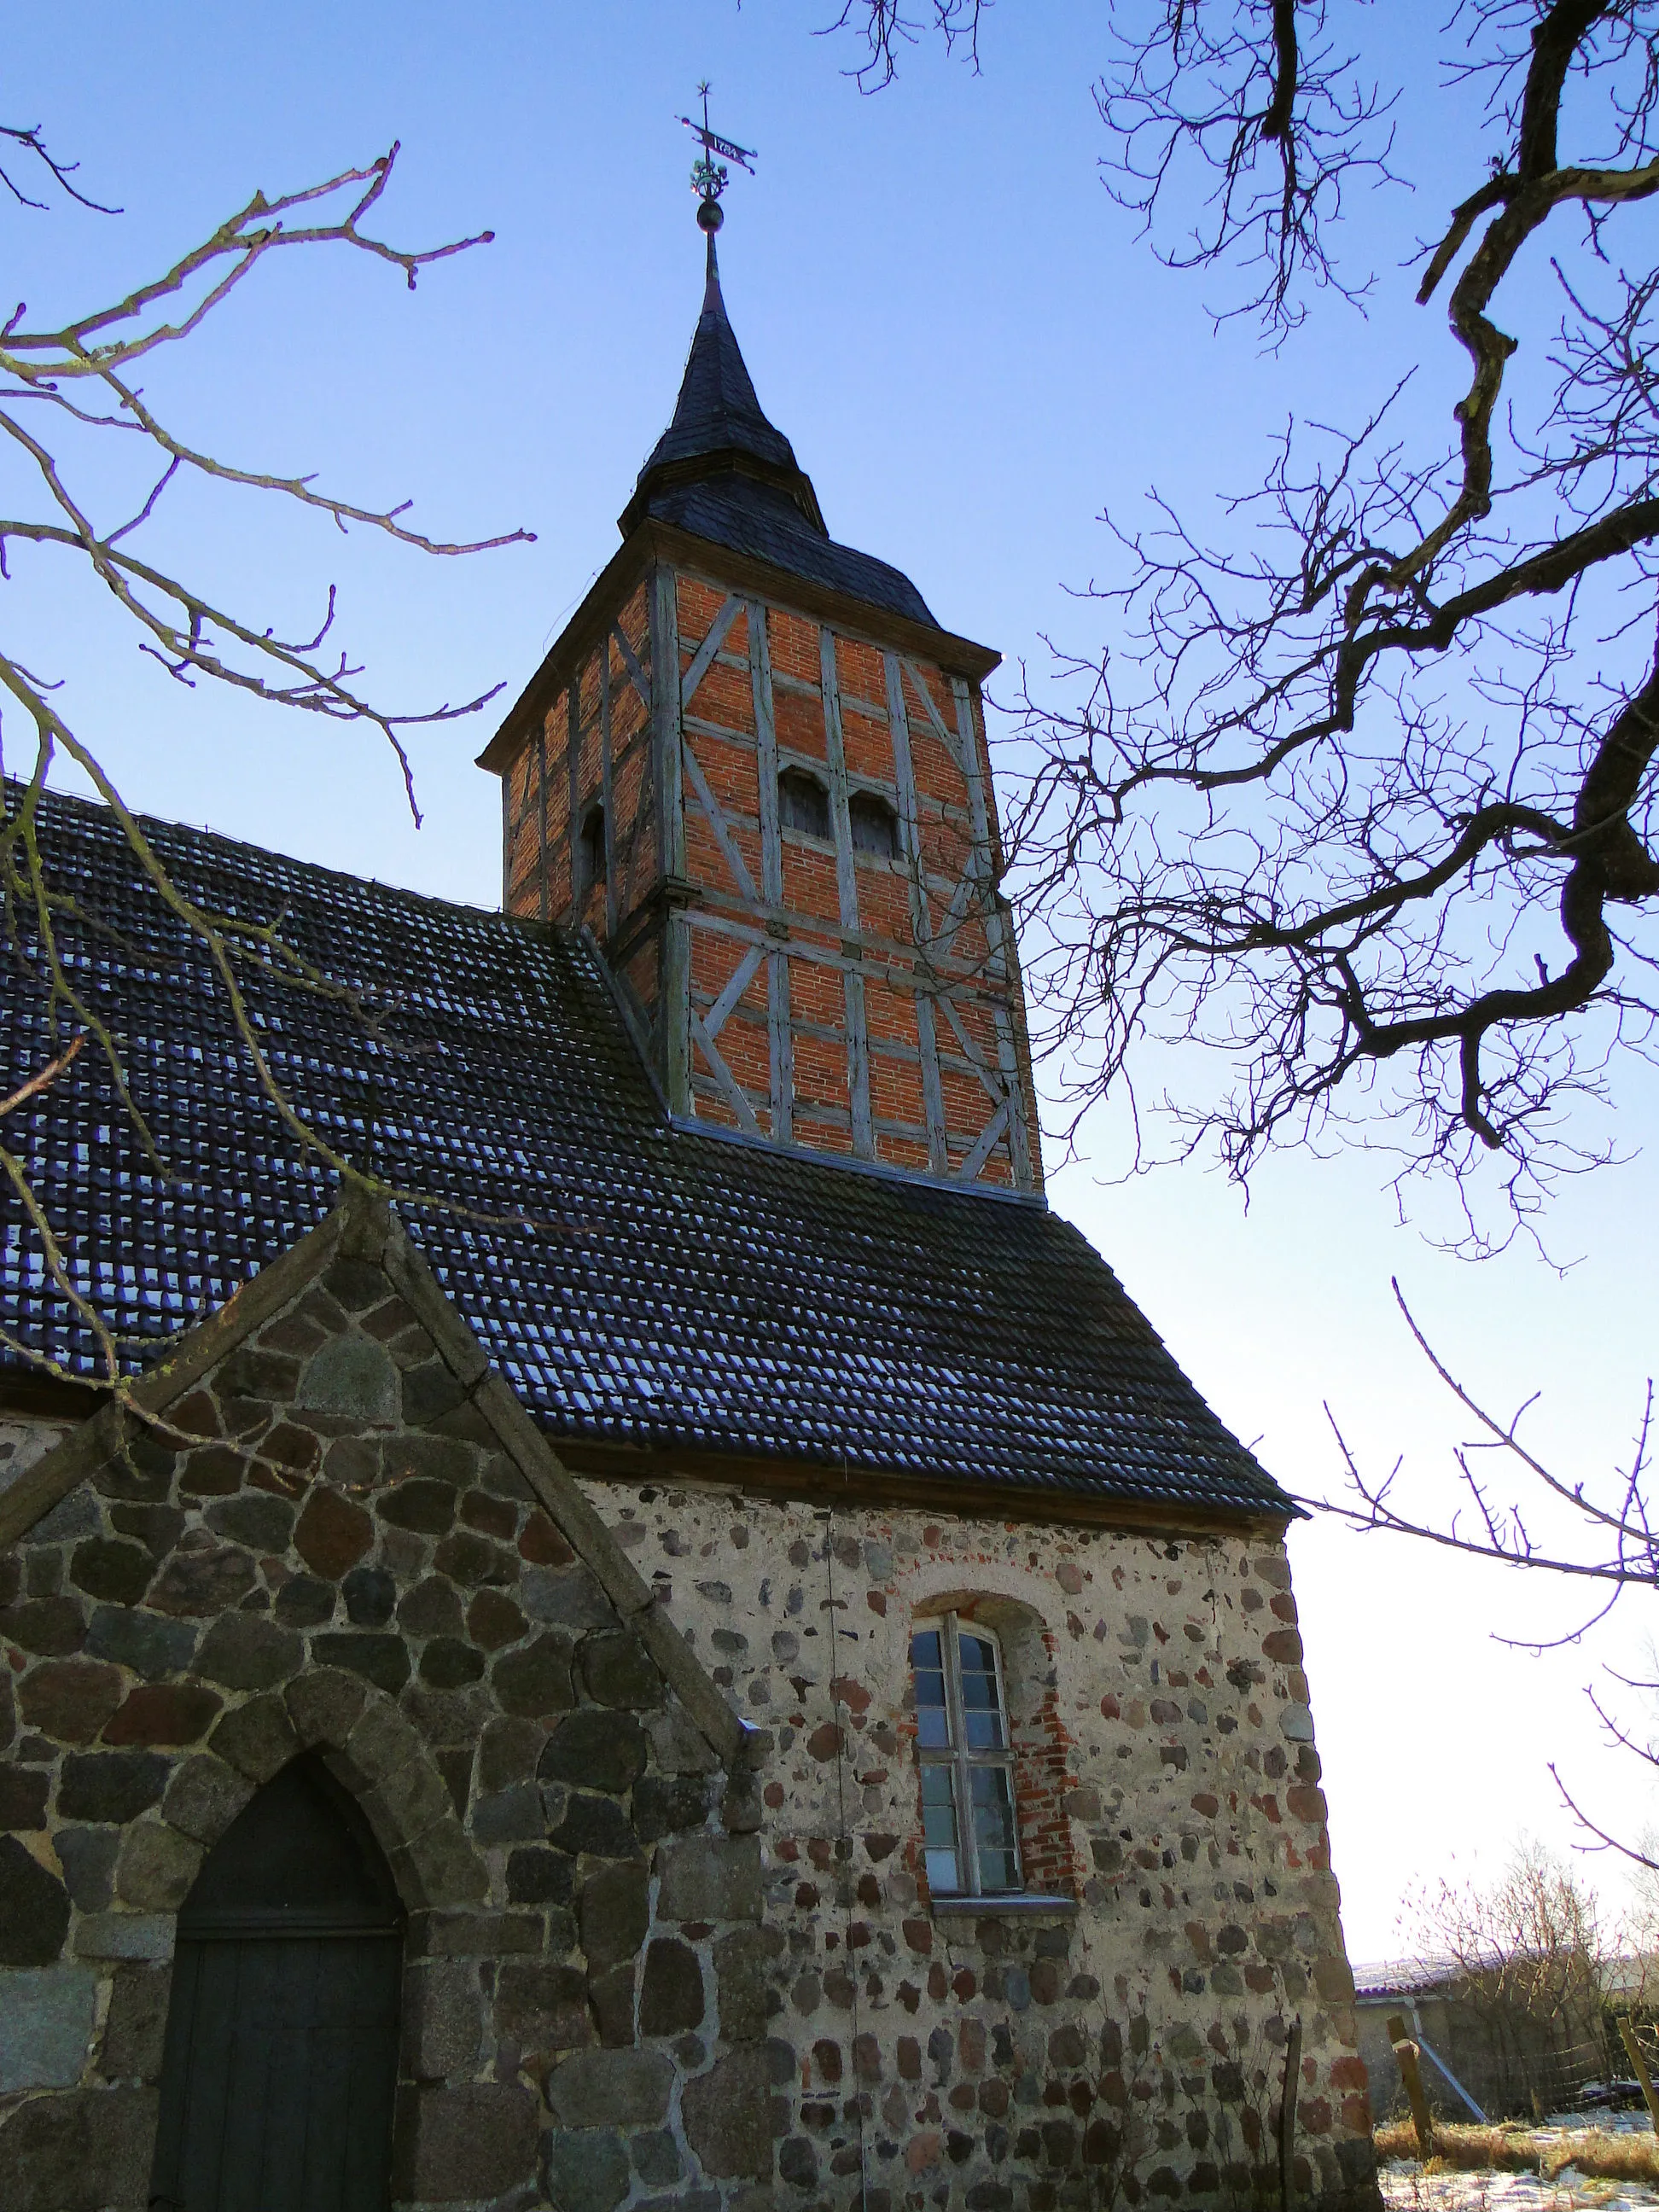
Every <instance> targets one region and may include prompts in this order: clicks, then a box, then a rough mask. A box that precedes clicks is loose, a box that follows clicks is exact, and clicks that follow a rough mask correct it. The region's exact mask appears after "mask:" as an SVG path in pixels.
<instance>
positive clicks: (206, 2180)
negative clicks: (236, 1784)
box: [150, 1756, 403, 2212]
mask: <svg viewBox="0 0 1659 2212" xmlns="http://www.w3.org/2000/svg"><path fill="white" fill-rule="evenodd" d="M402 1920H403V1916H402V1912H401V1910H400V1908H399V1906H398V1899H397V1893H396V1892H395V1890H394V1888H393V1887H392V1877H391V1875H390V1872H389V1871H388V1869H387V1868H386V1861H385V1859H384V1857H382V1855H381V1853H380V1847H379V1846H378V1844H376V1843H375V1841H374V1837H373V1835H372V1834H371V1833H370V1832H369V1829H368V1824H367V1822H366V1821H365V1820H363V1817H362V1813H361V1812H360V1811H359V1809H358V1808H357V1807H356V1804H355V1803H354V1802H352V1800H351V1799H350V1797H349V1796H348V1795H347V1793H346V1792H345V1791H344V1790H342V1789H341V1788H340V1787H339V1785H338V1784H337V1783H336V1782H335V1781H334V1779H333V1778H332V1777H331V1775H330V1774H329V1773H328V1771H327V1770H326V1769H325V1767H324V1766H323V1765H321V1763H320V1761H319V1760H316V1759H313V1758H311V1757H309V1756H307V1757H304V1758H301V1759H295V1760H294V1761H292V1762H291V1764H290V1765H288V1766H286V1767H285V1768H284V1769H283V1771H282V1772H281V1773H280V1774H279V1775H277V1776H276V1778H275V1779H274V1780H272V1781H271V1782H270V1783H268V1784H266V1785H265V1787H264V1789H263V1790H260V1791H259V1792H258V1795H257V1796H255V1797H254V1798H253V1799H252V1802H251V1803H249V1804H248V1805H247V1806H246V1808H245V1809H244V1810H243V1811H242V1813H241V1814H240V1815H239V1816H238V1818H237V1819H236V1820H235V1821H234V1822H233V1824H232V1825H231V1826H230V1828H229V1829H228V1831H227V1832H226V1833H225V1834H224V1836H223V1837H222V1838H221V1839H220V1841H219V1843H218V1844H216V1846H215V1848H214V1850H212V1851H211V1852H210V1854H209V1857H208V1858H207V1860H206V1861H205V1862H204V1865H203V1868H202V1870H201V1873H200V1875H198V1876H197V1881H196V1885H195V1887H194V1888H192V1890H191V1893H190V1896H189V1898H188V1899H186V1900H185V1906H184V1909H183V1911H181V1912H180V1914H179V1942H178V1950H177V1954H176V1958H175V1960H174V1966H173V1995H172V2000H171V2003H170V2006H169V2008H168V2013H167V2046H166V2052H165V2056H164V2058H163V2062H162V2076H161V2119H160V2126H159V2130H158V2134H157V2138H156V2148H155V2166H154V2168H153V2171H152V2174H151V2179H150V2203H151V2205H152V2206H153V2207H155V2208H158V2212H159V2208H167V2212H386V2206H387V2204H388V2203H389V2201H390V2166H391V2142H392V2099H393V2095H394V2093H395V2091H396V2087H397V2074H398V2001H399V1996H400V1991H401V1987H402V1978H403V1926H402Z"/></svg>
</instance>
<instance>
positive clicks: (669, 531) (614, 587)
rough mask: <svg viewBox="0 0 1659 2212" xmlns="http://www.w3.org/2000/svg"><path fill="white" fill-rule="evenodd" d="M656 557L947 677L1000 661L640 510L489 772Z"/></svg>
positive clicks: (502, 730) (536, 680)
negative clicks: (910, 656) (923, 662)
mask: <svg viewBox="0 0 1659 2212" xmlns="http://www.w3.org/2000/svg"><path fill="white" fill-rule="evenodd" d="M659 560H660V561H667V562H674V563H676V564H678V566H681V567H689V568H700V569H702V570H703V571H704V572H705V573H706V574H709V575H712V576H714V577H715V578H717V579H718V580H720V582H722V583H726V584H732V585H736V586H738V588H739V589H745V590H749V591H751V592H754V593H755V594H756V595H757V597H759V598H763V599H771V600H774V601H778V602H781V603H782V604H783V605H787V606H790V607H793V608H798V609H799V611H800V612H801V613H803V614H806V615H817V616H818V617H821V618H822V619H823V620H825V621H828V622H830V623H833V624H834V625H835V627H836V629H838V630H840V631H841V632H842V634H843V635H846V636H848V637H854V638H859V639H861V640H864V641H867V642H868V643H870V644H872V645H877V646H892V647H896V648H897V649H898V650H899V651H901V652H906V653H915V654H917V655H918V656H920V657H921V659H927V660H930V661H932V662H933V664H934V665H935V666H937V667H940V668H943V669H945V671H947V672H948V673H950V674H951V675H956V676H965V677H966V678H968V679H969V682H970V683H974V684H981V683H983V681H984V680H985V678H987V676H988V675H989V674H990V673H991V671H992V670H993V669H994V668H998V667H1000V665H1001V663H1002V655H1001V654H1000V653H997V652H995V651H994V649H993V648H992V647H990V646H988V645H979V644H976V643H975V641H974V640H973V639H972V638H967V637H959V636H958V635H957V634H956V633H955V632H954V631H952V630H947V629H933V627H932V626H931V625H930V624H929V623H919V622H912V621H911V620H910V619H909V618H908V616H905V615H900V614H894V613H890V612H889V611H888V610H887V609H886V608H884V607H877V606H872V605H871V604H870V602H869V601H868V600H867V599H860V598H858V597H857V596H856V594H854V593H853V592H838V591H836V589H834V587H833V586H829V585H827V584H815V583H811V582H810V581H808V580H807V579H806V578H805V577H802V576H797V575H796V574H794V572H793V570H792V569H788V568H779V567H777V566H776V565H775V563H774V562H770V561H761V560H757V559H756V558H755V557H754V556H751V555H750V554H746V553H736V552H733V551H732V549H731V547H730V546H728V545H722V544H719V543H718V541H717V540H715V539H714V538H699V537H697V536H696V535H695V533H694V532H691V531H689V530H682V529H680V528H679V527H678V526H677V525H675V524H673V523H670V522H663V521H659V520H658V519H657V518H656V517H655V516H654V515H648V516H647V517H646V519H645V520H643V521H642V522H641V523H640V524H638V526H636V527H635V529H634V530H632V531H630V532H629V534H628V536H627V537H626V538H624V539H623V543H622V544H621V545H620V546H619V547H618V548H617V551H616V552H615V553H614V554H613V555H612V556H611V559H610V561H609V562H607V563H606V564H605V567H604V568H602V569H601V570H600V571H599V574H598V576H596V577H595V578H594V580H593V582H592V585H591V586H589V588H588V591H587V592H586V596H585V598H584V599H583V600H582V603H581V605H580V606H579V607H578V608H577V610H576V611H575V613H574V615H572V617H570V620H569V621H568V623H566V624H565V626H564V629H562V631H561V632H560V634H559V635H558V636H557V637H556V639H555V640H554V641H553V643H552V645H551V646H550V647H549V648H548V651H547V653H546V654H545V656H544V659H543V660H542V663H541V665H540V666H539V667H538V669H537V671H536V672H535V674H534V675H533V676H532V678H531V679H530V681H529V683H528V684H526V686H525V688H524V690H522V691H521V692H520V694H519V696H518V697H517V699H515V700H514V701H513V704H512V706H511V707H510V708H508V709H507V713H506V714H504V715H503V716H502V718H501V724H500V726H499V727H498V728H497V730H496V732H495V736H494V737H492V738H491V739H490V740H489V744H487V745H486V746H485V747H484V749H483V751H482V752H481V753H480V754H479V755H478V757H477V759H478V766H479V767H480V768H483V769H489V770H490V772H491V773H492V774H493V775H505V774H506V772H507V763H509V762H510V761H511V760H512V758H513V755H514V754H515V753H516V752H517V750H518V749H519V744H520V739H521V738H522V736H523V734H524V726H525V724H526V722H527V721H529V720H532V718H533V716H534V715H535V714H537V713H538V710H540V709H542V708H544V706H545V704H546V702H548V701H550V699H551V698H553V697H554V696H556V694H557V692H558V691H559V690H560V688H561V686H562V684H563V683H564V681H565V680H566V678H567V677H568V674H569V672H570V671H571V669H572V668H573V667H574V665H576V663H578V662H579V661H580V659H582V657H583V656H584V655H585V653H586V652H587V651H588V650H589V649H590V647H592V645H593V644H594V643H596V642H597V641H598V639H599V637H600V636H601V635H603V634H604V632H605V629H607V628H608V626H609V624H610V623H611V621H612V619H613V618H614V617H615V613H616V609H617V602H618V599H620V597H621V596H622V595H623V592H624V591H625V589H626V587H627V586H628V585H629V583H630V581H631V580H632V579H633V576H634V574H635V572H636V571H641V570H643V569H645V568H648V567H649V566H650V564H651V563H652V562H653V561H659Z"/></svg>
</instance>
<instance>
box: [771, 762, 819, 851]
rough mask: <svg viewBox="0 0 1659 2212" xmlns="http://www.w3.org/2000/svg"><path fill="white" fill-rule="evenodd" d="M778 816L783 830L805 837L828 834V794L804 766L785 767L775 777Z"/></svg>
mask: <svg viewBox="0 0 1659 2212" xmlns="http://www.w3.org/2000/svg"><path fill="white" fill-rule="evenodd" d="M778 819H779V821H780V822H781V823H782V824H783V826H784V828H785V829H799V830H800V831H801V832H802V833H803V835H804V836H808V837H823V838H825V839H827V838H828V837H829V793H828V792H827V791H826V790H825V789H824V787H823V785H822V784H821V783H820V782H819V781H818V780H817V776H815V775H808V774H807V773H806V770H805V769H804V768H787V769H785V770H784V772H783V774H782V775H781V776H780V777H779V778H778Z"/></svg>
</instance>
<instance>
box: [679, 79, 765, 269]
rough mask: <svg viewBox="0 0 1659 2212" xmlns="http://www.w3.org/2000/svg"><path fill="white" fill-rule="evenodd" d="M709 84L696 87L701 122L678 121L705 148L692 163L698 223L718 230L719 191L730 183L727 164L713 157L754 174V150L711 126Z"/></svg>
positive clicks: (722, 213) (721, 219)
mask: <svg viewBox="0 0 1659 2212" xmlns="http://www.w3.org/2000/svg"><path fill="white" fill-rule="evenodd" d="M708 89H709V88H708V82H707V81H706V80H705V82H703V83H702V84H700V85H699V86H698V87H697V90H698V91H699V92H700V93H701V94H702V122H701V123H698V122H697V121H696V120H695V119H694V118H692V117H691V116H690V115H682V116H679V117H678V118H677V120H678V121H679V122H681V123H683V124H684V125H685V127H686V129H687V130H688V131H693V132H695V134H696V137H697V138H698V140H699V142H700V143H701V144H702V155H700V156H699V158H698V159H697V160H696V161H694V162H693V163H692V164H691V189H692V191H694V192H696V194H697V196H698V202H699V204H698V207H697V222H698V223H699V225H700V226H701V227H702V229H704V230H707V231H711V232H712V231H716V230H718V229H719V228H720V225H721V224H722V223H723V222H725V220H726V214H725V210H723V209H722V208H721V206H720V194H721V193H722V192H723V191H725V190H726V185H728V184H729V183H730V182H731V174H730V172H729V171H728V170H727V169H726V166H725V163H724V162H720V161H716V160H715V159H714V156H715V155H716V154H724V155H725V156H726V161H735V162H736V163H737V165H738V167H739V168H740V169H747V170H748V172H749V173H750V176H751V177H752V176H753V175H754V173H755V161H756V155H755V149H754V148H753V147H752V146H737V145H734V144H733V143H732V141H731V139H729V138H722V137H720V135H719V134H718V132H716V131H711V130H710V129H709V127H708Z"/></svg>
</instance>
